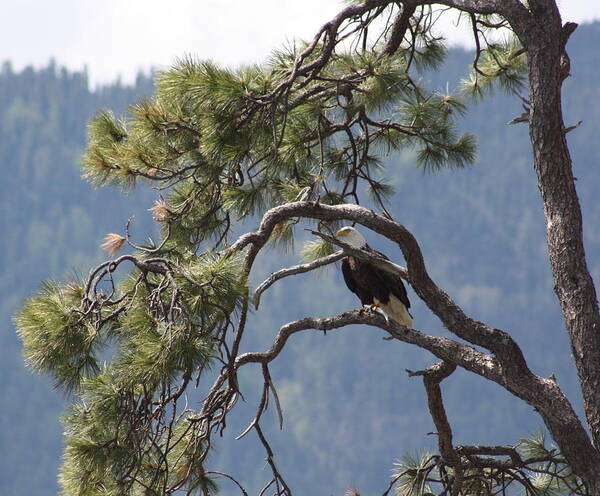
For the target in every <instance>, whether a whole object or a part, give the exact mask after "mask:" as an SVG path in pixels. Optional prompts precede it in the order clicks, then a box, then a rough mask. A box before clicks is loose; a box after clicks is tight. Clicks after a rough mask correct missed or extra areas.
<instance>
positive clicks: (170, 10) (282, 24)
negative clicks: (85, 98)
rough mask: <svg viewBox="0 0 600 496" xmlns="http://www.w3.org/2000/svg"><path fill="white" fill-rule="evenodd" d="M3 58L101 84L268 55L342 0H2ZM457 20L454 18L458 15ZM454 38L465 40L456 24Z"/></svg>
mask: <svg viewBox="0 0 600 496" xmlns="http://www.w3.org/2000/svg"><path fill="white" fill-rule="evenodd" d="M559 4H561V12H562V16H563V21H575V22H583V21H592V20H597V19H600V1H598V0H562V2H561V1H560V0H559ZM0 6H1V8H0V12H1V17H0V61H4V60H10V61H12V63H13V66H14V67H15V68H16V69H21V68H22V67H24V66H26V65H34V66H36V67H39V66H42V65H45V64H47V62H48V60H49V59H50V58H51V57H54V58H55V59H56V61H57V62H58V63H59V64H61V65H65V66H67V67H69V68H71V69H82V68H83V67H84V66H87V67H88V72H89V74H90V77H91V80H92V82H93V83H94V84H96V83H103V82H111V81H114V80H115V79H116V78H117V76H119V75H121V77H122V79H123V81H125V82H130V81H131V80H132V79H133V77H134V76H135V74H136V73H137V71H138V70H139V69H148V68H150V67H153V66H154V67H165V66H169V65H171V64H172V63H173V61H174V60H175V59H176V58H177V57H180V56H182V55H185V54H194V55H197V56H198V57H199V58H211V59H214V60H219V61H221V62H223V63H226V64H229V65H236V64H241V63H244V62H254V61H260V60H261V59H263V58H264V57H265V56H266V55H267V54H268V53H269V51H270V50H271V49H272V48H273V47H276V46H279V45H281V44H282V43H284V42H285V41H286V40H290V39H293V38H310V37H312V35H313V34H314V33H315V31H316V30H317V29H318V28H319V26H321V25H322V24H323V23H324V22H326V21H327V20H329V19H330V18H331V17H333V16H334V15H335V14H336V13H337V11H338V10H339V9H340V8H342V6H343V3H342V2H341V1H340V0H167V1H165V0H52V1H43V0H15V1H10V0H0ZM450 24H451V23H450ZM448 38H449V39H451V40H453V41H454V42H455V43H461V42H462V43H465V41H464V40H465V37H464V36H462V37H461V35H460V34H458V33H457V32H456V30H454V32H453V33H449V34H448Z"/></svg>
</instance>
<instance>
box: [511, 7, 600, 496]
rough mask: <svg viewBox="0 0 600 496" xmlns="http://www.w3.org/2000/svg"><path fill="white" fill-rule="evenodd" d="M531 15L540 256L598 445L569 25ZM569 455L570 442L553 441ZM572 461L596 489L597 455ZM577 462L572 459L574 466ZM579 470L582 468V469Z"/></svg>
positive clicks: (525, 35)
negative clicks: (571, 125)
mask: <svg viewBox="0 0 600 496" xmlns="http://www.w3.org/2000/svg"><path fill="white" fill-rule="evenodd" d="M532 4H534V5H533V6H532V15H531V16H530V17H529V19H528V21H529V22H527V27H526V29H525V30H523V25H522V26H521V29H519V30H518V31H520V32H519V33H518V34H519V38H520V39H521V41H522V42H523V44H524V46H525V48H526V50H527V56H528V59H529V60H528V61H529V84H530V101H531V111H530V127H529V129H530V136H531V142H532V145H533V152H534V168H535V171H536V173H537V177H538V187H539V189H540V192H541V195H542V200H543V204H544V214H545V217H546V229H547V237H548V255H549V259H550V265H551V268H552V275H553V278H554V283H555V286H554V289H555V292H556V295H557V296H558V300H559V302H560V305H561V308H562V313H563V316H564V320H565V325H566V328H567V331H568V333H569V338H570V342H571V349H572V352H573V357H574V360H575V365H576V368H577V373H578V375H579V380H580V384H581V389H582V392H583V399H584V408H585V414H586V418H587V423H588V425H589V427H590V430H591V433H592V438H593V442H594V445H595V446H596V447H598V446H600V334H599V333H600V315H599V312H598V303H597V301H596V290H595V287H594V283H593V281H592V278H591V276H590V273H589V271H588V268H587V264H586V259H585V250H584V246H583V229H582V216H581V208H580V205H579V199H578V197H577V191H576V189H575V181H574V178H573V171H572V164H571V157H570V155H569V149H568V147H567V142H566V137H565V128H564V123H563V117H562V106H561V86H562V81H563V80H564V78H565V77H566V76H567V75H568V57H567V55H566V52H565V49H564V46H565V43H566V41H567V38H568V34H569V33H570V32H571V31H572V30H573V29H572V28H573V27H574V26H573V25H567V26H565V28H563V27H562V26H561V20H560V14H559V12H558V10H557V9H556V6H555V5H554V2H547V1H543V0H538V1H537V2H532ZM560 447H561V450H562V451H563V453H564V454H565V456H566V457H567V459H568V460H569V461H570V462H573V460H575V459H577V458H579V459H580V456H581V453H580V454H579V456H573V455H576V452H577V451H578V450H579V447H577V446H562V445H561V446H560ZM587 455H588V456H589V455H592V458H591V459H590V460H589V461H588V463H586V464H585V465H586V466H581V465H579V463H573V468H574V469H575V470H576V472H578V473H579V474H580V475H581V476H582V477H584V478H585V479H586V480H587V481H588V482H589V483H590V484H591V486H592V489H593V494H600V455H599V453H598V451H597V450H595V451H594V453H592V454H590V453H588V454H587ZM576 465H579V466H576ZM581 470H583V472H585V473H582V472H581Z"/></svg>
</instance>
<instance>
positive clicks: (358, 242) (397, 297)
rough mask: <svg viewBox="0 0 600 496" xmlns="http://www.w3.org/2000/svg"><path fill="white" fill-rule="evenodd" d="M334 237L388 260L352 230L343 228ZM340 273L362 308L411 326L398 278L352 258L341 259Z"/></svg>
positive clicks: (405, 300)
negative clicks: (375, 310) (358, 299)
mask: <svg viewBox="0 0 600 496" xmlns="http://www.w3.org/2000/svg"><path fill="white" fill-rule="evenodd" d="M335 235H336V236H337V237H338V238H339V239H340V240H341V241H344V242H346V243H347V244H349V245H350V246H351V247H352V248H357V249H361V250H364V251H366V252H369V253H371V254H373V255H379V256H380V257H383V258H385V259H386V260H389V259H388V257H386V256H385V255H384V254H383V253H380V252H378V251H377V250H374V249H373V248H371V247H370V246H369V245H368V244H367V241H366V240H365V238H364V237H363V235H362V234H361V233H359V232H358V231H357V230H356V229H354V228H353V227H343V228H342V229H340V230H339V231H338V232H336V233H335ZM342 273H343V274H344V281H346V286H348V289H349V290H350V291H352V292H353V293H354V294H356V295H357V296H358V297H359V298H360V301H361V303H362V304H363V305H369V306H370V307H371V309H377V308H379V309H381V310H382V311H383V313H384V314H385V315H386V316H388V317H389V318H391V319H392V320H394V321H395V322H397V323H398V324H400V325H403V326H406V327H412V326H413V321H412V315H411V314H410V312H409V311H408V309H409V308H410V301H408V295H407V294H406V288H405V287H404V284H403V283H402V279H401V278H400V276H397V275H395V274H392V273H390V272H388V271H386V270H383V269H380V268H379V267H375V266H374V265H372V264H370V263H368V262H365V261H364V260H359V259H357V258H355V257H352V256H348V257H346V258H344V259H343V261H342Z"/></svg>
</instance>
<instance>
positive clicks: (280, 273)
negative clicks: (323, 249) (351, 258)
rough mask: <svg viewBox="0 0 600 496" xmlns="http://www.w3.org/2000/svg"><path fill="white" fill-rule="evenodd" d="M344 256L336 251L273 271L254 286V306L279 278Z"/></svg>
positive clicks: (302, 271) (312, 268) (317, 266)
mask: <svg viewBox="0 0 600 496" xmlns="http://www.w3.org/2000/svg"><path fill="white" fill-rule="evenodd" d="M345 256H346V255H345V254H344V252H342V251H336V252H335V253H332V254H331V255H327V256H326V257H322V258H319V259H317V260H314V261H312V262H309V263H305V264H301V265H293V266H292V267H287V268H285V269H281V270H278V271H277V272H273V273H272V274H271V275H270V276H269V277H268V278H267V279H266V280H265V281H263V282H262V283H261V284H260V286H258V288H256V291H255V292H254V298H253V303H254V307H255V308H256V309H258V305H259V304H260V297H261V295H262V294H263V293H264V292H265V291H266V290H267V289H268V288H269V287H271V286H272V285H273V284H274V283H275V282H277V281H278V280H279V279H283V278H284V277H287V276H293V275H296V274H302V273H304V272H309V271H311V270H314V269H317V268H319V267H323V266H325V265H329V264H332V263H335V262H337V261H338V260H341V259H342V258H344V257H345Z"/></svg>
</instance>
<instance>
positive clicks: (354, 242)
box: [335, 226, 367, 249]
mask: <svg viewBox="0 0 600 496" xmlns="http://www.w3.org/2000/svg"><path fill="white" fill-rule="evenodd" d="M335 235H336V237H337V238H339V239H340V240H341V241H343V242H344V243H348V244H349V245H350V246H351V247H352V248H357V249H360V248H362V247H364V246H365V245H366V244H367V240H366V239H365V238H364V236H363V235H362V234H361V233H359V232H358V231H357V230H356V229H354V228H353V227H350V226H346V227H342V228H341V229H340V230H339V231H338V232H336V233H335Z"/></svg>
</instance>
